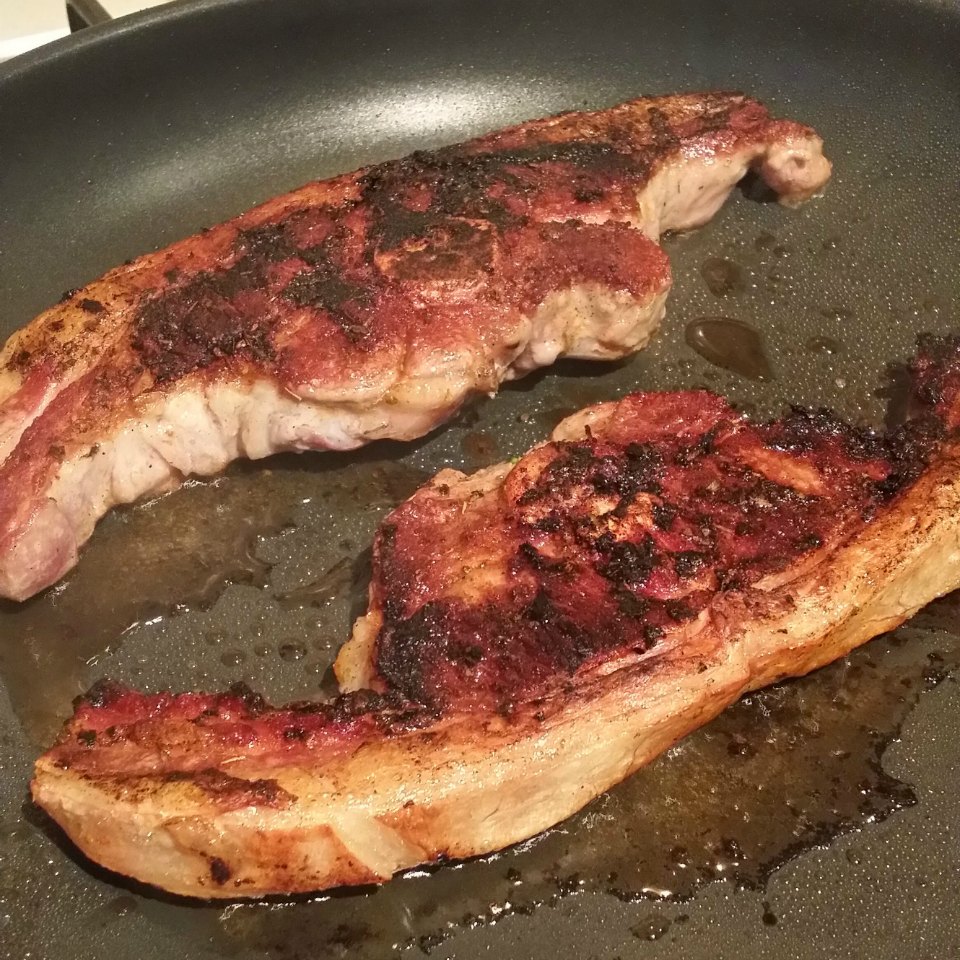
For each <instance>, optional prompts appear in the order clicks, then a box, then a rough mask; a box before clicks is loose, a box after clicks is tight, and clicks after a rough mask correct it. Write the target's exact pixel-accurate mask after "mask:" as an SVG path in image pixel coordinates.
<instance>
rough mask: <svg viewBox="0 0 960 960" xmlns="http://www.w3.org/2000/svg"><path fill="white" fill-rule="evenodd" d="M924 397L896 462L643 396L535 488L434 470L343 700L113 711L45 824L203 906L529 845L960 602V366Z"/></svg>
mask: <svg viewBox="0 0 960 960" xmlns="http://www.w3.org/2000/svg"><path fill="white" fill-rule="evenodd" d="M913 370H914V379H915V385H916V395H917V402H918V405H919V408H920V409H919V412H918V415H917V416H916V417H915V418H914V419H913V420H912V421H911V422H909V423H908V424H907V425H906V426H905V427H903V428H902V429H899V430H897V431H895V432H892V433H888V434H879V433H874V432H871V431H868V430H862V429H855V428H853V427H851V426H849V425H848V424H846V423H844V422H843V421H841V420H840V419H838V418H837V417H835V416H833V415H832V414H830V413H829V412H826V411H806V410H794V411H792V412H791V413H790V414H789V415H787V416H785V417H783V418H782V419H780V420H777V421H774V422H772V423H752V422H751V421H750V420H748V419H747V418H745V417H743V416H741V415H739V414H738V413H736V412H735V411H734V410H733V409H731V408H730V407H729V406H728V405H727V404H726V403H725V402H724V401H723V400H722V399H721V398H719V397H716V396H714V395H712V394H709V393H705V392H688V393H649V394H642V393H641V394H635V395H631V396H628V397H626V398H624V399H623V400H621V401H619V402H613V403H602V404H599V405H597V406H594V407H591V408H588V409H586V410H584V411H582V412H581V413H579V414H576V415H574V416H572V417H570V418H568V419H567V420H565V421H564V422H563V423H561V424H560V425H559V426H558V427H557V429H556V431H555V433H554V437H553V440H552V441H551V442H549V443H546V444H543V445H541V446H539V447H536V448H534V449H533V450H532V451H530V452H529V453H528V454H527V455H526V456H524V457H522V458H521V459H520V460H519V461H518V462H517V463H516V464H503V465H501V466H496V467H492V468H490V469H487V470H483V471H481V472H479V473H477V474H474V475H473V476H465V475H464V474H462V473H459V472H457V471H453V470H446V471H443V472H441V473H440V474H438V475H437V476H436V477H435V478H434V480H433V481H432V482H430V483H429V484H427V485H426V486H424V487H423V488H421V489H420V490H419V491H418V492H417V493H415V494H414V495H413V496H412V497H411V498H410V499H409V500H408V501H406V502H405V503H403V504H402V505H401V506H400V507H398V508H397V509H396V510H395V511H394V512H393V513H392V514H391V515H390V516H389V517H388V518H387V520H386V521H385V522H384V524H383V526H382V528H381V530H380V532H379V534H378V537H377V540H376V545H375V563H374V574H373V581H372V584H371V588H370V609H369V612H368V613H367V614H366V616H364V617H362V618H361V619H360V620H359V621H358V622H357V625H356V627H355V630H354V635H353V638H352V640H351V641H350V642H349V643H348V644H347V645H346V646H345V647H344V648H343V650H342V651H341V654H340V657H339V658H338V661H337V672H338V677H339V678H340V681H341V685H342V687H343V688H345V689H346V690H349V691H351V692H346V693H344V694H342V695H341V696H340V697H339V698H338V699H336V700H334V701H333V702H331V703H301V704H293V705H290V706H287V707H282V708H275V707H271V706H269V705H268V704H266V703H265V702H264V701H263V700H262V699H261V698H259V697H257V696H256V695H254V694H252V693H251V692H250V691H248V690H244V689H235V690H233V691H231V692H230V693H228V694H221V695H206V694H181V695H174V694H169V693H163V694H156V695H145V694H141V693H136V692H133V691H130V690H127V689H124V688H122V687H118V686H115V685H111V684H103V685H101V686H99V687H98V688H96V689H95V690H93V691H91V693H90V694H88V695H87V696H86V698H84V699H81V700H80V701H79V702H78V703H77V705H76V712H75V714H74V716H73V718H72V719H71V720H70V721H69V722H68V723H67V725H66V727H65V728H64V731H63V734H62V736H61V738H60V740H59V742H58V744H57V745H56V746H54V747H53V748H52V749H51V750H50V751H49V752H48V753H47V754H46V755H45V756H43V757H42V758H41V759H40V760H39V761H38V763H37V767H36V777H35V780H34V782H33V796H34V798H35V799H36V801H37V802H38V803H39V804H40V805H41V806H43V807H44V808H45V809H46V810H47V811H48V812H49V813H50V814H51V815H52V816H53V817H54V818H55V819H56V820H57V821H58V822H59V823H60V824H61V825H62V826H63V827H64V829H65V830H66V831H67V833H68V834H69V836H70V837H71V838H72V839H73V840H74V841H75V842H76V843H77V844H78V845H79V846H80V847H81V848H82V849H83V851H84V852H85V853H86V854H88V855H89V856H90V857H92V858H94V859H95V860H97V861H99V862H100V863H102V864H104V865H106V866H108V867H110V868H112V869H114V870H117V871H120V872H122V873H125V874H129V875H132V876H134V877H137V878H138V879H140V880H143V881H146V882H149V883H152V884H156V885H157V886H160V887H163V888H165V889H167V890H170V891H173V892H176V893H180V894H189V895H195V896H201V897H237V896H241V897H243V896H259V895H263V894H267V893H277V892H288V893H289V892H294V891H306V890H313V889H318V888H323V887H329V886H334V885H338V884H352V883H367V882H379V881H383V880H386V879H388V878H389V877H390V876H391V875H392V874H393V873H394V872H395V871H397V870H399V869H402V868H404V867H409V866H412V865H414V864H417V863H420V862H424V861H430V860H436V859H438V858H440V857H467V856H471V855H475V854H479V853H483V852H486V851H490V850H494V849H497V848H499V847H503V846H505V845H507V844H509V843H512V842H515V841H518V840H521V839H523V838H525V837H529V836H531V835H533V834H535V833H537V832H538V831H541V830H543V829H544V828H546V827H548V826H550V825H551V824H554V823H556V822H558V821H559V820H561V819H562V818H564V817H566V816H568V815H569V814H570V813H572V812H574V811H575V810H577V809H578V808H580V807H582V806H583V805H584V804H585V803H587V802H588V801H589V800H590V799H591V798H593V797H595V796H596V795H597V794H599V793H600V792H602V791H603V790H605V789H607V788H608V787H610V786H611V785H613V784H614V783H616V782H618V781H619V780H621V779H622V778H624V777H626V776H627V775H628V774H630V773H631V772H632V771H634V770H636V769H637V768H638V767H640V766H642V765H643V764H645V763H647V762H648V761H649V760H651V759H652V758H653V757H655V756H656V755H657V754H659V753H660V752H662V751H663V750H664V749H666V748H667V747H669V746H670V745H671V744H672V743H674V742H675V741H676V740H678V739H679V738H680V737H682V736H683V735H684V734H686V733H687V732H689V731H690V730H693V729H695V728H696V727H698V726H700V725H701V724H703V723H706V722H707V721H708V720H710V719H711V718H712V717H713V716H715V715H716V714H717V713H718V712H719V711H720V710H722V709H723V708H724V707H725V706H726V705H727V704H729V703H731V702H732V701H733V700H735V699H736V698H737V697H739V696H740V695H741V694H742V693H744V692H745V691H748V690H751V689H755V688H757V687H760V686H762V685H764V684H768V683H772V682H774V681H776V680H779V679H781V678H784V677H789V676H795V675H800V674H803V673H806V672H807V671H809V670H812V669H814V668H816V667H818V666H821V665H823V664H825V663H827V662H829V661H831V660H833V659H835V658H837V657H840V656H842V655H844V654H845V653H846V652H847V651H849V650H850V649H852V648H853V647H855V646H856V645H858V644H860V643H863V642H865V641H866V640H868V639H870V638H871V637H873V636H875V635H877V634H878V633H881V632H883V631H885V630H889V629H891V628H893V627H895V626H896V625H897V624H899V623H901V622H902V621H903V620H905V619H906V618H908V617H909V616H911V615H912V614H913V613H914V612H915V611H916V610H917V609H919V608H920V607H921V606H923V605H924V604H925V603H927V602H928V601H930V600H932V599H933V598H934V597H936V596H939V595H941V594H943V593H945V592H947V591H949V590H951V589H954V588H956V587H957V586H958V585H960V337H957V338H954V339H952V340H941V341H935V340H930V339H927V340H925V341H924V342H923V343H922V344H921V350H920V353H919V356H918V358H917V360H916V361H915V363H914V366H913ZM355 688H362V689H355Z"/></svg>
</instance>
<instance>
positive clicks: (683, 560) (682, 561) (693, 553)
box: [673, 550, 707, 578]
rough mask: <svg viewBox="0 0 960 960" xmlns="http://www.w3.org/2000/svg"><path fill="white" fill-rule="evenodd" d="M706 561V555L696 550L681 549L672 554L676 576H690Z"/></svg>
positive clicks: (701, 567)
mask: <svg viewBox="0 0 960 960" xmlns="http://www.w3.org/2000/svg"><path fill="white" fill-rule="evenodd" d="M706 562H707V558H706V556H705V555H704V554H702V553H700V552H699V551H697V550H681V551H680V552H679V553H676V554H674V556H673V569H674V570H676V572H677V576H678V577H684V578H686V577H692V576H694V574H696V573H697V572H698V571H700V570H701V569H703V566H704V564H705V563H706Z"/></svg>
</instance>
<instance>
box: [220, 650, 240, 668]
mask: <svg viewBox="0 0 960 960" xmlns="http://www.w3.org/2000/svg"><path fill="white" fill-rule="evenodd" d="M246 659H247V655H246V654H245V653H244V652H243V651H242V650H227V651H226V652H224V653H221V654H220V662H221V663H222V664H223V665H224V666H225V667H239V666H240V664H241V663H243V661H244V660H246Z"/></svg>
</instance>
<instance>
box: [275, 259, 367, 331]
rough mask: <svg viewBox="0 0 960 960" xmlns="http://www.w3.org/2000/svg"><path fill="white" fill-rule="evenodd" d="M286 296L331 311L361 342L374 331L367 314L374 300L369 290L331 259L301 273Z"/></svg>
mask: <svg viewBox="0 0 960 960" xmlns="http://www.w3.org/2000/svg"><path fill="white" fill-rule="evenodd" d="M282 296H283V297H284V299H286V300H289V301H290V302H291V303H294V304H296V305H297V306H300V307H313V308H314V309H315V310H323V311H324V312H326V313H327V314H329V316H330V318H331V319H332V320H333V321H334V323H336V324H337V326H338V327H339V328H340V329H341V330H342V331H343V333H344V335H345V336H346V338H347V339H348V340H349V341H350V342H351V343H358V342H359V341H361V340H363V339H364V337H366V336H367V335H368V334H369V332H370V329H369V321H368V320H367V318H366V317H365V316H364V312H365V309H366V308H367V307H368V306H369V303H370V292H369V290H368V289H367V288H366V287H364V286H362V285H360V284H357V283H352V282H351V281H350V280H347V279H346V278H345V277H344V276H343V272H342V270H341V269H340V268H338V267H336V266H335V265H334V264H333V263H332V262H330V261H320V262H318V263H317V264H316V265H315V266H314V267H313V268H312V269H310V270H305V271H304V272H302V273H298V274H297V275H296V276H295V277H294V278H293V279H292V280H291V281H290V282H289V283H288V284H287V286H286V287H285V288H284V290H283V293H282Z"/></svg>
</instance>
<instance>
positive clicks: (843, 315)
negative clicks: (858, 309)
mask: <svg viewBox="0 0 960 960" xmlns="http://www.w3.org/2000/svg"><path fill="white" fill-rule="evenodd" d="M820 316H821V317H826V318H827V319H828V320H843V321H846V320H851V319H853V311H852V310H849V309H847V307H824V308H823V309H822V310H821V311H820Z"/></svg>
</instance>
